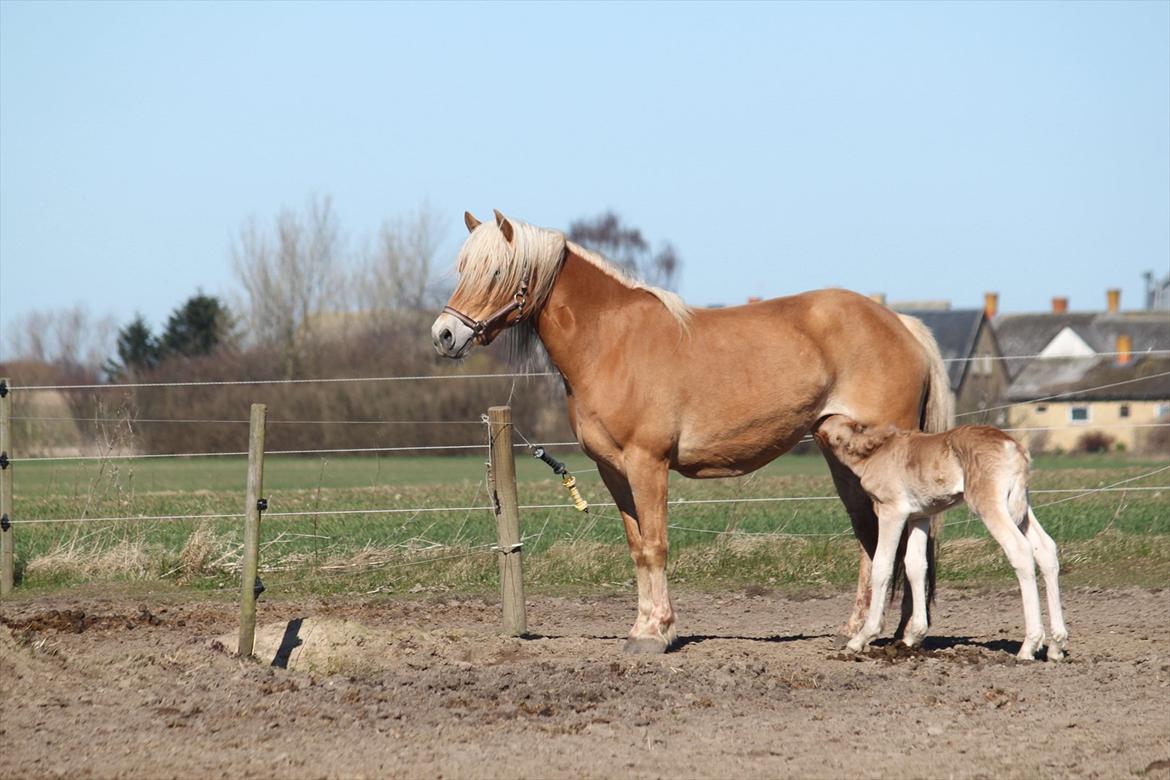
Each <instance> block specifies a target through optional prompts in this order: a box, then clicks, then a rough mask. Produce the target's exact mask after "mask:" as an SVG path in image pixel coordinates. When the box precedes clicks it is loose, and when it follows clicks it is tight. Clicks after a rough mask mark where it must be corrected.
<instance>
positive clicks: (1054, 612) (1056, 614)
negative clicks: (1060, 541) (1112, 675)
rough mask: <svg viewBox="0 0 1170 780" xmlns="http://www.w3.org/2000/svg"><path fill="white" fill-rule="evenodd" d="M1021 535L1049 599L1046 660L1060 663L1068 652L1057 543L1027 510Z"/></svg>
mask: <svg viewBox="0 0 1170 780" xmlns="http://www.w3.org/2000/svg"><path fill="white" fill-rule="evenodd" d="M1024 535H1025V536H1026V537H1028V541H1029V542H1031V544H1032V552H1033V554H1034V555H1035V556H1036V564H1037V565H1038V566H1039V567H1040V573H1041V574H1042V575H1044V594H1045V595H1046V596H1047V597H1048V624H1049V626H1050V627H1051V628H1052V641H1051V642H1050V643H1049V645H1048V658H1049V660H1051V661H1059V660H1060V659H1062V658H1064V653H1065V651H1066V650H1068V629H1067V628H1066V627H1065V625H1064V610H1063V609H1062V608H1061V606H1060V584H1059V582H1058V579H1059V577H1060V559H1059V558H1058V557H1057V552H1056V542H1054V541H1052V537H1051V536H1049V535H1048V534H1047V533H1046V532H1045V531H1044V529H1043V528H1042V527H1041V525H1040V521H1039V520H1037V519H1036V515H1035V514H1033V513H1032V507H1028V519H1027V521H1025V531H1024Z"/></svg>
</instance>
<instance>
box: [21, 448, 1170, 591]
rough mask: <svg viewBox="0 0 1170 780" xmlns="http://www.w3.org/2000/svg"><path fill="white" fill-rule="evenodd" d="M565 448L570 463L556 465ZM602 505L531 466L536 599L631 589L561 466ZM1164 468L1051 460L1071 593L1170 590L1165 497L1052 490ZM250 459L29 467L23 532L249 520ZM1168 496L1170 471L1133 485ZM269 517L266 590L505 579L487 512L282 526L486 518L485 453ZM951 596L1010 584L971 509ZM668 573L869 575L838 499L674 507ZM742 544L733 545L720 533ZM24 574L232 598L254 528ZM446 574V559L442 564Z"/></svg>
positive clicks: (301, 492)
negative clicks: (166, 583)
mask: <svg viewBox="0 0 1170 780" xmlns="http://www.w3.org/2000/svg"><path fill="white" fill-rule="evenodd" d="M564 452H565V450H561V452H560V454H558V457H561V456H562V454H563V453H564ZM564 459H565V460H566V462H567V463H568V464H569V466H570V469H571V470H573V471H574V473H576V474H577V476H578V480H579V482H580V486H581V489H582V492H583V493H584V494H585V497H586V498H587V499H588V500H589V501H590V502H591V503H593V504H595V506H594V509H593V510H592V511H591V512H590V514H588V515H582V514H580V513H578V512H576V511H575V510H573V509H572V507H571V505H570V504H569V502H568V499H567V496H566V494H565V492H564V490H563V489H562V488H561V486H560V484H559V481H555V480H554V479H552V475H551V473H550V472H549V471H548V469H547V467H545V466H544V465H543V464H542V463H540V462H538V461H535V460H534V459H532V458H530V457H528V456H527V455H526V454H525V453H524V451H523V450H521V451H518V469H517V470H518V483H519V494H520V501H521V503H522V504H551V505H554V508H549V509H531V510H526V511H524V512H523V514H522V518H521V519H522V531H523V534H524V536H525V539H526V546H525V558H526V563H525V566H526V572H525V576H526V581H528V582H529V583H530V584H531V585H533V586H535V587H549V588H560V587H579V586H580V587H597V586H603V585H604V584H606V583H609V584H611V585H613V586H615V587H625V586H626V583H627V582H628V580H629V579H630V578H631V576H632V567H631V565H630V562H629V557H628V555H627V553H626V550H625V542H624V534H623V532H622V525H621V521H620V519H619V518H618V517H617V514H616V512H615V510H614V509H613V508H612V507H605V506H600V504H602V503H604V502H606V501H608V500H609V496H608V493H607V492H606V490H605V489H604V487H603V486H602V485H601V483H600V480H599V478H598V475H597V472H596V470H595V467H594V465H593V464H592V463H591V462H589V461H588V460H587V459H586V458H585V457H584V456H581V455H579V454H569V455H567V456H565V457H564ZM1165 465H1167V461H1165V460H1151V459H1140V458H1133V457H1125V456H1118V455H1109V456H1103V457H1094V458H1083V457H1071V456H1066V457H1062V458H1038V459H1037V462H1036V469H1035V472H1034V474H1033V479H1032V488H1033V490H1034V495H1033V503H1034V505H1035V506H1036V512H1037V515H1038V516H1039V518H1040V521H1041V522H1042V523H1043V524H1044V526H1045V527H1046V528H1047V529H1048V530H1049V532H1050V533H1051V534H1052V535H1053V537H1054V538H1055V539H1056V540H1057V542H1058V543H1059V544H1060V545H1061V548H1062V557H1063V559H1064V561H1065V575H1066V579H1069V580H1071V581H1073V582H1077V581H1083V582H1097V583H1099V584H1108V583H1118V582H1134V583H1137V584H1143V583H1145V584H1164V582H1165V572H1166V571H1167V570H1170V544H1168V540H1170V491H1129V492H1126V493H1100V494H1095V495H1092V496H1087V497H1080V498H1076V499H1075V500H1066V501H1061V502H1060V503H1057V504H1054V505H1052V506H1050V507H1046V506H1044V505H1045V504H1047V503H1049V502H1053V501H1058V500H1060V499H1066V498H1069V497H1070V496H1072V495H1074V494H1046V493H1043V492H1041V491H1043V490H1047V489H1080V488H1094V487H1101V486H1105V485H1109V484H1112V483H1115V482H1118V481H1120V480H1123V479H1128V478H1130V477H1134V476H1137V475H1140V474H1143V473H1145V472H1147V471H1151V470H1153V469H1156V468H1160V467H1163V466H1165ZM244 470H245V459H243V458H193V459H186V460H179V459H158V460H150V459H147V460H135V461H106V462H104V463H95V462H45V463H31V462H26V463H17V464H16V465H15V466H14V483H15V511H14V513H13V514H14V517H15V518H16V519H17V520H36V519H51V518H75V517H85V518H101V517H134V516H141V515H147V516H154V515H176V514H220V513H238V512H241V511H242V509H243V502H244V498H243V485H244ZM1166 484H1170V472H1163V473H1161V474H1158V475H1155V476H1152V477H1147V478H1145V479H1142V480H1139V481H1136V482H1133V483H1130V484H1129V485H1127V487H1138V486H1158V485H1166ZM264 494H265V496H266V497H267V498H268V500H269V507H270V511H269V514H268V515H267V516H266V519H265V521H264V523H263V529H262V544H263V545H264V548H263V553H262V561H261V565H262V567H263V568H265V569H267V570H268V572H267V573H266V574H265V580H266V582H270V583H283V584H284V586H285V587H286V588H307V589H310V590H313V591H314V592H318V591H329V590H345V591H352V590H354V589H362V588H364V589H365V590H371V589H375V588H382V589H387V588H389V589H394V590H396V589H409V588H411V587H414V586H417V585H423V586H424V587H438V588H442V587H451V588H457V589H470V590H475V589H477V588H481V587H483V588H486V587H490V586H492V585H493V583H494V582H495V581H496V573H495V566H496V564H495V560H494V556H493V555H492V554H491V553H490V551H489V550H488V546H490V545H491V543H492V542H493V541H494V540H495V525H494V519H493V517H492V514H491V513H490V512H489V511H486V510H483V509H475V510H466V509H460V510H458V511H426V512H400V513H385V514H366V515H363V514H355V515H341V516H338V515H326V514H311V515H307V516H301V517H295V518H281V517H278V516H277V513H279V512H327V511H334V510H350V511H351V510H359V509H370V510H381V509H399V510H402V509H418V508H422V509H436V508H444V507H483V506H486V505H487V504H488V503H490V501H489V497H488V496H487V493H486V489H485V487H484V463H483V457H482V456H476V455H467V456H449V457H403V456H394V457H379V458H375V457H348V456H338V457H330V458H327V459H319V458H300V457H289V456H285V457H279V456H270V457H269V458H268V459H267V460H266V464H265V490H264ZM831 495H833V487H832V482H831V480H830V478H829V475H828V471H827V468H826V467H825V465H824V462H823V461H822V460H821V458H820V457H819V456H795V455H789V456H785V457H783V458H780V459H779V460H777V461H776V462H774V463H773V464H771V465H769V466H768V467H766V468H765V469H762V470H760V471H759V472H756V473H754V474H751V475H748V476H746V477H742V478H739V479H728V480H703V481H694V480H687V479H684V478H681V477H677V476H675V475H672V480H671V498H672V500H677V499H686V500H690V501H702V500H709V499H736V498H759V497H804V496H831ZM947 520H948V527H947V528H946V530H945V533H944V543H943V544H944V546H943V557H944V564H943V567H942V569H941V571H942V576H943V578H944V579H950V580H957V581H963V580H966V581H978V580H982V579H1004V580H1007V579H1009V578H1010V577H1011V573H1010V570H1009V569H1008V568H1007V565H1006V563H1005V562H1004V561H1003V556H1002V554H1001V553H1000V552H999V551H998V548H997V547H996V546H995V545H994V544H993V543H992V542H990V541H989V540H988V538H987V534H986V532H985V531H984V529H983V527H982V524H980V523H978V522H977V521H975V522H970V521H971V520H972V518H971V516H970V514H969V513H967V512H966V510H956V511H953V512H951V513H949V514H948V518H947ZM670 522H671V525H672V530H671V554H672V558H671V560H672V562H671V575H672V577H674V578H675V579H676V580H682V581H686V582H691V583H698V584H702V583H715V582H718V583H726V582H745V583H746V582H772V583H775V584H787V583H799V584H837V583H846V582H849V581H851V580H852V579H853V578H854V577H855V576H856V565H857V562H856V543H855V542H854V541H853V540H852V538H851V534H850V526H849V521H848V519H847V516H846V514H845V512H844V510H843V508H842V507H841V505H840V503H839V502H837V501H836V500H830V501H804V500H801V501H789V502H775V503H765V502H752V503H721V504H698V503H696V504H687V503H685V502H684V503H682V504H678V505H672V507H671V512H670ZM727 531H734V532H735V533H734V534H727V533H723V532H727ZM15 538H16V552H17V560H18V571H19V572H20V573H21V575H22V579H23V582H22V585H24V586H25V587H55V586H59V585H64V584H72V583H78V582H92V581H95V580H96V581H103V580H135V581H139V580H146V581H150V580H153V581H159V580H160V579H165V580H175V579H179V580H182V581H184V582H187V583H189V584H190V585H192V586H194V587H202V588H219V587H230V586H231V583H232V582H233V581H234V577H235V576H236V575H235V574H234V568H233V565H234V563H235V562H236V560H238V546H239V541H240V521H239V520H238V519H226V520H178V521H136V520H117V521H109V522H96V523H95V522H87V523H79V524H45V525H18V526H16V529H15ZM433 559H440V560H433Z"/></svg>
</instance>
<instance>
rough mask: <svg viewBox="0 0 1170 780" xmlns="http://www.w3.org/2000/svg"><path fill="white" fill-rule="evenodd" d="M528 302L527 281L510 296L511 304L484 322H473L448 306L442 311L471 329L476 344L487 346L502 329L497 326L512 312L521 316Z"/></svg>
mask: <svg viewBox="0 0 1170 780" xmlns="http://www.w3.org/2000/svg"><path fill="white" fill-rule="evenodd" d="M527 302H528V280H527V279H525V280H524V281H522V282H520V289H519V290H517V291H516V294H515V295H513V296H512V301H511V303H508V304H507V305H505V306H503V307H502V308H500V309H499V310H498V311H497V312H495V313H494V314H492V315H491V316H490V317H488V318H487V319H486V320H473V319H472V318H471V317H468V316H467V315H466V314H464V313H463V312H461V311H459V310H458V309H455V308H452V307H450V306H444V307H443V311H444V312H445V313H447V314H450V315H451V316H452V317H454V318H455V319H457V320H459V321H460V322H462V323H463V324H464V325H466V326H467V327H469V328H471V331H472V338H473V339H474V340H475V341H476V343H478V344H480V345H482V346H485V347H486V346H487V345H488V344H491V343H492V339H494V338H495V337H496V336H497V335H498V334H499V333H500V331H501V330H503V328H498V327H497V326H498V325H499V324H500V323H501V322H503V321H505V320H506V319H507V318H508V315H509V314H511V313H512V312H514V311H519V312H520V313H522V314H523V312H524V304H526V303H527Z"/></svg>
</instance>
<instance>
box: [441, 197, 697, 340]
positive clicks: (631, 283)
mask: <svg viewBox="0 0 1170 780" xmlns="http://www.w3.org/2000/svg"><path fill="white" fill-rule="evenodd" d="M508 222H510V223H511V225H512V241H511V243H509V242H508V240H507V239H506V238H504V234H503V232H502V231H501V230H500V228H499V226H498V225H496V223H495V222H493V221H491V220H489V221H487V222H483V223H481V224H480V225H479V227H477V228H476V229H475V230H473V231H472V232H471V235H469V236H468V237H467V240H466V241H465V242H463V248H462V249H460V250H459V265H458V269H459V286H460V288H462V289H463V290H465V291H466V292H467V293H469V294H470V295H472V296H475V297H483V298H484V299H485V300H500V299H503V298H505V297H510V296H511V295H512V294H513V293H515V291H516V290H518V289H520V283H521V282H522V281H524V280H527V281H528V307H527V310H528V311H539V310H540V307H541V306H543V305H544V303H545V301H546V300H548V296H549V293H550V292H551V291H552V288H553V284H554V283H555V282H556V279H557V274H559V273H560V270H561V265H562V264H563V263H564V261H565V255H566V254H567V253H568V252H572V253H573V254H574V255H576V256H578V257H580V258H581V259H582V260H584V261H585V262H587V263H589V264H591V265H593V266H595V267H596V268H597V269H598V270H600V271H602V272H603V273H605V275H606V276H609V277H610V278H612V279H614V280H616V281H617V282H619V283H620V284H622V285H625V286H626V287H628V288H630V289H631V290H645V291H646V292H648V293H650V294H651V295H653V296H654V297H655V298H657V299H658V300H659V301H660V302H661V303H662V305H663V306H665V307H666V310H667V312H669V313H670V315H671V316H672V317H673V318H674V319H675V320H676V321H677V322H678V324H679V325H680V326H681V327H682V328H684V329H685V328H686V326H687V321H688V320H689V319H690V316H691V308H690V307H689V306H687V304H686V303H685V302H683V299H682V298H680V297H679V296H678V295H676V294H675V293H672V292H670V291H668V290H663V289H660V288H658V287H651V286H650V285H647V284H643V283H642V282H639V281H637V280H636V279H633V278H631V277H630V276H629V275H628V274H626V273H625V272H623V271H622V270H621V269H619V268H618V267H617V266H615V265H613V264H612V263H610V262H609V261H608V260H606V259H605V258H604V257H602V256H601V255H599V254H597V253H596V252H591V251H589V250H588V249H585V248H584V247H582V246H580V245H578V244H575V243H573V242H572V241H569V240H567V239H566V238H565V235H564V233H561V232H560V231H559V230H550V229H548V228H542V227H536V226H535V225H529V224H528V223H526V222H521V221H520V220H517V219H512V218H511V217H509V218H508ZM509 335H510V336H511V342H512V348H513V351H514V353H516V354H517V355H518V356H520V357H527V356H529V354H530V353H531V352H532V350H533V348H534V347H535V346H536V342H537V341H538V339H537V338H536V331H535V329H534V328H533V327H532V325H531V320H530V317H525V318H524V320H523V321H521V322H520V323H518V324H517V325H516V326H514V327H512V328H511V329H510V330H509Z"/></svg>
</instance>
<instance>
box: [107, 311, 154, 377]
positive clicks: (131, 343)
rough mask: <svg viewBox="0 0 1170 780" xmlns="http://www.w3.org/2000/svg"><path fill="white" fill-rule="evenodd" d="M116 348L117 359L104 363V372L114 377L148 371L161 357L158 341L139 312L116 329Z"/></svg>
mask: <svg viewBox="0 0 1170 780" xmlns="http://www.w3.org/2000/svg"><path fill="white" fill-rule="evenodd" d="M117 350H118V359H117V360H109V361H107V362H106V365H105V370H106V373H108V374H109V375H110V376H111V377H113V378H115V379H118V378H122V377H125V376H127V375H128V374H134V373H140V372H143V371H149V370H150V369H152V368H154V367H155V366H157V365H158V363H159V360H160V359H161V354H160V349H159V341H158V339H156V338H155V336H154V334H153V333H151V331H150V325H148V324H147V323H146V320H145V319H144V318H143V316H142V315H141V314H138V315H136V316H135V317H134V319H133V320H132V321H131V322H130V323H129V324H128V325H126V326H125V327H124V328H121V329H120V330H119V331H118V343H117Z"/></svg>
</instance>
